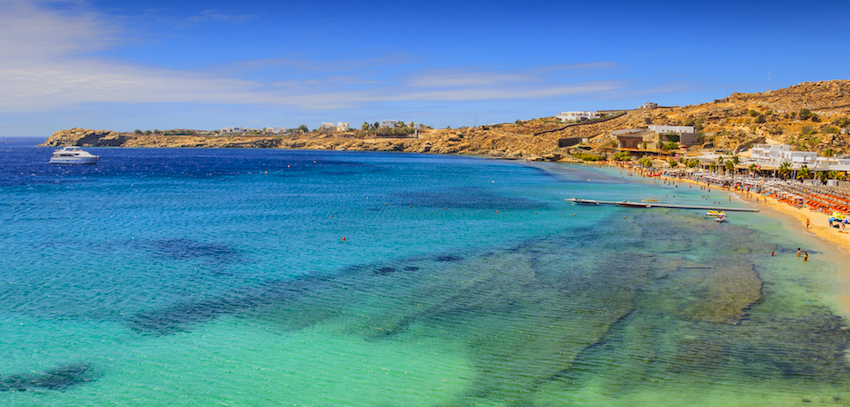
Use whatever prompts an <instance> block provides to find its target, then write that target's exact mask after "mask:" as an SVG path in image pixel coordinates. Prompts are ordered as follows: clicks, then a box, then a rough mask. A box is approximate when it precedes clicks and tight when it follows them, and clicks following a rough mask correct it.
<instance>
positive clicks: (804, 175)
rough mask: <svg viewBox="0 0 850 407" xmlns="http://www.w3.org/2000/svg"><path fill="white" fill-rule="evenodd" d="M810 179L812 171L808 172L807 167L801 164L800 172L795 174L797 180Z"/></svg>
mask: <svg viewBox="0 0 850 407" xmlns="http://www.w3.org/2000/svg"><path fill="white" fill-rule="evenodd" d="M811 177H812V171H811V170H809V167H808V166H806V164H803V166H802V167H800V171H798V172H797V179H809V178H811Z"/></svg>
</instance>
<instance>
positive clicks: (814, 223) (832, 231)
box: [615, 165, 850, 315]
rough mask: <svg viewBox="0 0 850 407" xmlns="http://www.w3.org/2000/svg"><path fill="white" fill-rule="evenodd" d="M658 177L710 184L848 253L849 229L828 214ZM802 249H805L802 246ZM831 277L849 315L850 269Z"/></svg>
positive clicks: (763, 197) (842, 253) (795, 230)
mask: <svg viewBox="0 0 850 407" xmlns="http://www.w3.org/2000/svg"><path fill="white" fill-rule="evenodd" d="M615 166H617V165H615ZM617 167H620V166H617ZM620 168H623V167H620ZM623 169H625V170H628V171H631V172H632V173H634V174H635V176H638V175H640V173H638V172H636V171H633V170H631V169H630V168H623ZM658 178H659V179H661V180H663V181H667V182H672V183H676V184H678V183H684V184H692V185H698V186H710V187H713V188H715V189H718V190H722V191H723V192H727V193H729V194H731V195H733V196H736V197H737V198H738V199H740V200H742V201H746V202H749V203H751V204H752V205H753V206H755V207H757V208H758V209H759V211H760V212H761V213H763V214H765V215H767V216H771V217H776V218H780V219H784V220H786V221H788V223H789V224H790V225H793V226H792V227H791V228H790V229H789V231H790V232H793V233H798V234H807V235H810V236H814V237H816V238H818V239H820V240H823V241H825V242H827V243H828V244H830V245H831V246H832V247H834V248H836V249H837V256H839V257H844V256H846V255H847V254H848V253H850V231H847V232H845V231H842V230H841V229H840V228H833V227H829V215H827V214H825V213H823V212H818V211H813V210H811V209H809V208H796V207H792V206H790V205H788V204H785V203H782V202H779V201H778V200H777V199H775V198H773V197H770V196H767V195H765V194H758V193H755V192H749V193H748V192H746V191H737V190H728V189H726V188H723V187H719V186H716V185H708V184H705V183H702V182H699V181H695V180H691V179H685V178H672V177H658ZM756 200H758V202H756ZM807 221H808V222H809V226H808V229H807V228H806V222H807ZM803 250H805V248H804V249H803ZM834 260H835V261H840V260H841V258H837V259H834ZM835 278H836V284H837V285H838V291H839V294H838V296H837V298H836V300H837V301H838V303H839V306H840V307H841V309H842V311H843V313H844V314H845V315H850V268H846V267H845V268H841V269H840V271H839V273H838V274H837V275H836V276H835Z"/></svg>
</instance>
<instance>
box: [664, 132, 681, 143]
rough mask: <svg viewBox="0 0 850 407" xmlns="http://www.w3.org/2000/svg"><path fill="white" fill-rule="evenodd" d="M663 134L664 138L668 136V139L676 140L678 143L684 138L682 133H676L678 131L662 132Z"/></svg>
mask: <svg viewBox="0 0 850 407" xmlns="http://www.w3.org/2000/svg"><path fill="white" fill-rule="evenodd" d="M661 136H663V137H664V138H666V139H667V141H675V142H677V143H678V142H679V140H680V139H681V138H682V136H680V135H678V134H676V133H668V134H662V135H661Z"/></svg>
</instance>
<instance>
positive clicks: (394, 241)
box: [0, 143, 850, 405]
mask: <svg viewBox="0 0 850 407" xmlns="http://www.w3.org/2000/svg"><path fill="white" fill-rule="evenodd" d="M12 144H13V143H9V145H0V153H2V154H3V156H4V157H6V160H5V162H4V164H3V165H2V166H0V213H2V215H0V227H2V231H3V233H2V236H0V247H2V248H3V252H4V255H3V256H2V257H0V284H2V291H0V326H2V327H3V328H2V329H3V331H2V335H0V404H2V405H107V404H112V403H117V404H131V405H138V404H142V405H148V404H169V405H174V404H185V405H198V404H214V403H229V404H232V405H272V404H280V403H290V404H303V405H352V404H357V405H439V404H450V405H494V404H497V405H512V404H517V405H529V404H533V405H564V404H566V403H572V404H579V405H600V404H603V405H608V404H630V405H631V404H651V405H660V404H682V403H684V402H685V401H689V402H700V403H703V404H724V405H726V404H730V405H749V404H753V403H756V402H758V401H761V402H765V400H767V401H768V402H769V403H773V404H780V405H781V404H789V405H790V404H797V403H801V402H803V399H807V400H810V401H811V400H817V401H818V402H824V403H826V402H836V403H837V402H838V401H835V400H836V398H837V400H839V401H840V400H843V398H845V397H847V394H846V389H845V385H844V383H846V380H847V379H848V378H850V369H848V365H847V361H846V358H845V357H844V352H845V350H846V346H847V343H848V339H850V336H849V335H850V333H848V332H847V330H846V329H843V328H844V327H845V326H846V325H847V322H846V321H845V319H844V317H843V316H842V315H843V314H842V309H841V307H840V306H838V305H837V304H838V300H837V298H839V295H840V294H841V293H840V292H839V291H838V290H837V288H836V284H835V281H836V275H837V273H839V272H841V267H840V265H838V264H836V261H835V260H834V259H835V258H840V257H838V256H840V255H837V254H835V253H834V251H833V250H832V249H830V248H828V247H822V245H820V244H819V243H817V242H815V241H811V240H809V239H807V238H801V237H795V236H793V235H791V234H789V233H787V230H786V225H784V224H782V223H781V222H779V221H777V220H775V219H771V218H767V217H764V216H762V215H759V214H740V215H737V214H736V215H732V216H730V221H729V222H727V223H726V224H723V225H718V224H716V223H714V222H711V221H710V220H706V219H705V217H704V216H703V214H702V213H700V212H699V211H673V210H643V211H642V210H633V209H627V208H617V207H586V206H571V205H569V204H567V203H566V202H565V201H564V198H569V197H573V196H580V197H588V198H594V199H603V200H605V199H607V200H620V199H629V200H641V199H657V200H661V201H665V202H671V203H700V204H706V203H708V202H714V201H716V202H723V205H726V206H730V205H739V206H742V205H747V204H746V203H743V202H737V201H729V200H728V199H727V196H726V195H724V194H723V193H722V192H714V193H713V194H712V195H711V196H710V197H708V198H705V197H703V195H705V192H704V191H700V190H699V189H698V188H691V187H688V186H687V185H685V184H681V185H678V186H674V185H662V184H659V183H657V182H656V183H654V182H652V181H647V180H644V179H637V178H635V177H628V176H626V175H625V174H621V173H619V171H618V170H610V169H599V168H595V167H582V166H559V165H555V164H536V165H526V164H524V163H521V162H504V161H495V160H484V159H477V158H467V157H457V156H437V155H416V154H394V153H352V152H324V151H287V150H222V149H106V148H101V149H95V148H91V149H88V150H89V151H90V152H92V153H94V154H97V155H100V156H101V157H102V158H101V160H100V161H99V163H98V164H97V165H96V166H55V165H48V164H47V161H48V159H49V156H50V153H51V151H52V149H49V148H38V147H27V146H15V145H12ZM801 245H808V246H807V247H811V249H812V250H810V253H815V252H816V253H819V255H818V256H813V258H812V260H810V261H809V262H808V263H807V264H805V265H804V264H803V263H800V262H795V260H797V259H796V257H794V256H793V253H794V251H795V249H796V247H799V246H801ZM771 251H775V252H776V253H777V254H778V256H774V257H771V256H769V254H768V253H770V252H771ZM803 267H805V269H804V268H803Z"/></svg>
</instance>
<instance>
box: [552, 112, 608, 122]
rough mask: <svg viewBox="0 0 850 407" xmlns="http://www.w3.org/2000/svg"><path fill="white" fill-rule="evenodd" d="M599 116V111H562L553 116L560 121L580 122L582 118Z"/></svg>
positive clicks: (596, 117) (587, 118)
mask: <svg viewBox="0 0 850 407" xmlns="http://www.w3.org/2000/svg"><path fill="white" fill-rule="evenodd" d="M601 116H602V115H601V114H599V112H589V111H588V112H562V113H561V114H559V115H557V116H555V118H556V119H558V120H560V121H562V122H580V121H582V120H589V119H598V118H600V117H601Z"/></svg>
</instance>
